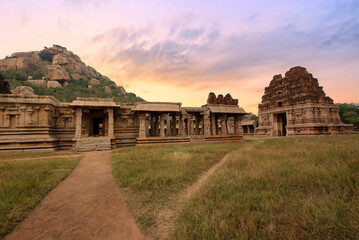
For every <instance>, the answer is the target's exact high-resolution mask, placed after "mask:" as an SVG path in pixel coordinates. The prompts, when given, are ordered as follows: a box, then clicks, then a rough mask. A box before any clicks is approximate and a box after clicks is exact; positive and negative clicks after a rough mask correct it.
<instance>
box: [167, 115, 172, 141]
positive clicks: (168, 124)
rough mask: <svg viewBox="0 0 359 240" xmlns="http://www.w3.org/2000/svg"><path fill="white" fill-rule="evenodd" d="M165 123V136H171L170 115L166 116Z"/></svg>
mask: <svg viewBox="0 0 359 240" xmlns="http://www.w3.org/2000/svg"><path fill="white" fill-rule="evenodd" d="M166 122H167V132H166V135H167V136H172V134H171V131H172V130H171V117H170V114H168V115H167V119H166Z"/></svg>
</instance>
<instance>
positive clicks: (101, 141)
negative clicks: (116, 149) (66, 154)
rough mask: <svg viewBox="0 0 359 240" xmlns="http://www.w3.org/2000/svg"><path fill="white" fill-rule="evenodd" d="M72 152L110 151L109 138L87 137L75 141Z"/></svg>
mask: <svg viewBox="0 0 359 240" xmlns="http://www.w3.org/2000/svg"><path fill="white" fill-rule="evenodd" d="M74 150H76V151H78V152H89V151H106V150H111V138H109V137H87V138H81V139H76V143H75V146H74Z"/></svg>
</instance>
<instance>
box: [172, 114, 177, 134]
mask: <svg viewBox="0 0 359 240" xmlns="http://www.w3.org/2000/svg"><path fill="white" fill-rule="evenodd" d="M171 129H172V136H177V127H176V113H173V114H172V121H171Z"/></svg>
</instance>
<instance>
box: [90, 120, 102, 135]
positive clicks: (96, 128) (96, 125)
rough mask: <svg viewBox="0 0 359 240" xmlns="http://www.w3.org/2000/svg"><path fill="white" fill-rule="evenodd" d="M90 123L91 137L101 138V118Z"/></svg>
mask: <svg viewBox="0 0 359 240" xmlns="http://www.w3.org/2000/svg"><path fill="white" fill-rule="evenodd" d="M92 123H93V124H92V135H93V136H103V133H104V131H103V118H94V119H93V122H92Z"/></svg>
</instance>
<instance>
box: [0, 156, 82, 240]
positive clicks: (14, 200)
mask: <svg viewBox="0 0 359 240" xmlns="http://www.w3.org/2000/svg"><path fill="white" fill-rule="evenodd" d="M72 154H74V153H72ZM54 155H55V156H54ZM56 155H58V153H14V154H13V153H9V154H1V155H0V238H3V237H4V236H5V235H6V234H8V233H9V232H11V230H12V229H14V228H15V227H16V225H17V224H18V223H19V222H20V221H22V220H23V219H24V218H25V217H26V216H27V215H28V214H29V213H30V212H31V211H32V210H33V209H34V207H35V206H36V205H37V204H38V203H40V201H41V200H42V199H43V198H44V197H45V196H46V194H47V193H48V192H49V191H50V190H51V189H52V188H54V187H55V186H56V185H57V184H58V183H59V182H60V181H61V180H62V179H64V178H65V177H66V176H67V175H68V174H69V173H70V172H71V171H72V170H73V169H74V168H75V167H76V165H77V163H78V162H79V160H80V158H81V157H82V155H80V154H78V156H69V157H68V158H56ZM49 156H53V158H46V159H40V158H37V157H49ZM29 157H33V159H31V160H20V161H15V160H13V161H9V159H15V158H16V159H28V158H29Z"/></svg>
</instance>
